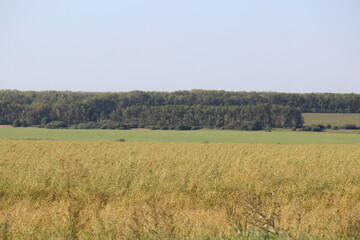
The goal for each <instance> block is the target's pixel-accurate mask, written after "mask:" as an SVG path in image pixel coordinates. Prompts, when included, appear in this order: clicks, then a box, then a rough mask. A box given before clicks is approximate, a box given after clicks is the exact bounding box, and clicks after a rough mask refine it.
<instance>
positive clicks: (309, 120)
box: [302, 113, 360, 126]
mask: <svg viewBox="0 0 360 240" xmlns="http://www.w3.org/2000/svg"><path fill="white" fill-rule="evenodd" d="M302 115H303V117H304V121H305V125H315V124H322V125H327V124H331V125H332V126H344V125H346V124H355V125H357V126H360V114H359V113H303V114H302Z"/></svg>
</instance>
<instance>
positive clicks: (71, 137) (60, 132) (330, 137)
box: [0, 127, 360, 144]
mask: <svg viewBox="0 0 360 240" xmlns="http://www.w3.org/2000/svg"><path fill="white" fill-rule="evenodd" d="M359 133H360V130H354V131H350V130H337V131H329V132H323V133H317V132H301V131H296V132H294V131H290V130H285V129H276V130H273V131H272V132H265V131H234V130H208V129H203V130H196V131H175V130H171V131H170V130H147V129H133V130H77V129H43V128H5V127H2V128H0V139H12V140H57V141H116V140H118V139H125V140H126V142H179V143H181V142H182V143H203V142H209V143H266V144H360V134H359Z"/></svg>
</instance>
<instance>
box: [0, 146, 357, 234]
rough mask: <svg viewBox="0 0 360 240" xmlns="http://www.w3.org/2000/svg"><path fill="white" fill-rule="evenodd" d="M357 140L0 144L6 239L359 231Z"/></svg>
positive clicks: (0, 210)
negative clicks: (317, 142) (333, 142)
mask: <svg viewBox="0 0 360 240" xmlns="http://www.w3.org/2000/svg"><path fill="white" fill-rule="evenodd" d="M359 156H360V147H359V146H358V145H277V144H213V143H209V144H205V143H131V142H130V143H129V142H125V143H124V142H104V141H103V142H62V141H26V140H22V141H18V140H1V141H0V226H1V227H0V230H1V231H0V239H223V238H227V239H255V238H260V237H263V238H262V239H264V237H266V236H267V237H272V238H284V239H289V238H293V239H299V238H303V239H308V238H317V239H322V238H343V239H345V238H349V239H357V237H358V236H359V235H360V159H359Z"/></svg>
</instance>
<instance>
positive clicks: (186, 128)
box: [175, 125, 191, 130]
mask: <svg viewBox="0 0 360 240" xmlns="http://www.w3.org/2000/svg"><path fill="white" fill-rule="evenodd" d="M190 129H191V127H189V126H185V125H179V126H176V128H175V130H190Z"/></svg>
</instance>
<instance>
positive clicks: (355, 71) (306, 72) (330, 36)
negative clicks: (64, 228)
mask: <svg viewBox="0 0 360 240" xmlns="http://www.w3.org/2000/svg"><path fill="white" fill-rule="evenodd" d="M195 88H196V89H223V90H233V91H281V92H357V93H360V0H271V1H270V0H246V1H245V0H222V1H220V0H217V1H215V0H192V1H189V0H181V1H173V0H167V1H165V0H162V1H160V0H128V1H121V0H118V1H115V0H102V1H100V0H98V1H94V0H61V1H60V0H0V89H19V90H50V89H52V90H73V91H129V90H135V89H137V90H146V91H173V90H187V89H195Z"/></svg>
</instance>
